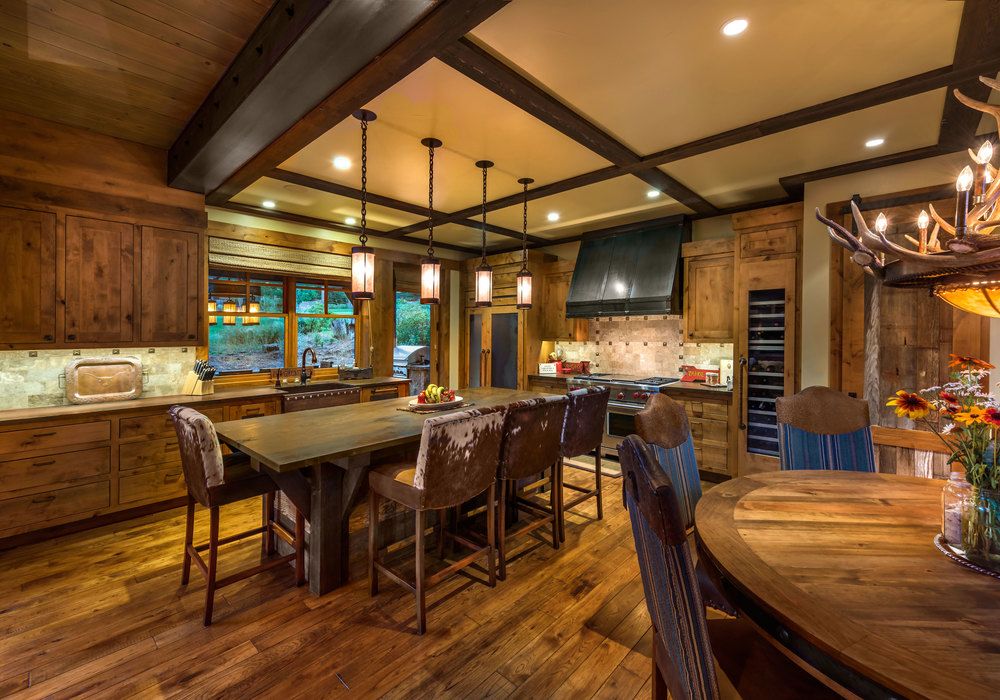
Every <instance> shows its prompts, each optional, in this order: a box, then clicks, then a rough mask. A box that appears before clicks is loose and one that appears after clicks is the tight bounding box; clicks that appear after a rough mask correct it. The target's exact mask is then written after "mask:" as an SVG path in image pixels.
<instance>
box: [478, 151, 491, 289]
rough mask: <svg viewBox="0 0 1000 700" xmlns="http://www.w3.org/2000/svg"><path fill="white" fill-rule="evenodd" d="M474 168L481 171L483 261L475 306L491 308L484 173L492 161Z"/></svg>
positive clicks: (480, 267) (479, 273) (486, 161)
mask: <svg viewBox="0 0 1000 700" xmlns="http://www.w3.org/2000/svg"><path fill="white" fill-rule="evenodd" d="M476 167H477V168H479V169H481V170H482V171H483V261H482V262H481V263H480V264H479V267H477V268H476V306H493V268H492V267H490V264H489V263H488V262H486V171H487V170H488V169H489V168H492V167H493V161H491V160H477V161H476Z"/></svg>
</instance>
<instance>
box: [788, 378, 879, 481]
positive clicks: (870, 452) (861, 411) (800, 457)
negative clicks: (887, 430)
mask: <svg viewBox="0 0 1000 700" xmlns="http://www.w3.org/2000/svg"><path fill="white" fill-rule="evenodd" d="M777 414H778V453H779V455H780V457H781V468H782V469H837V470H842V471H855V472H874V471H876V468H875V448H874V445H873V444H872V429H871V419H870V417H869V414H868V402H867V401H864V400H863V399H855V398H852V397H850V396H847V395H846V394H842V393H841V392H839V391H835V390H833V389H830V388H827V387H825V386H811V387H808V388H806V389H803V390H802V391H800V392H799V393H797V394H795V395H794V396H782V397H780V398H779V399H778V401H777Z"/></svg>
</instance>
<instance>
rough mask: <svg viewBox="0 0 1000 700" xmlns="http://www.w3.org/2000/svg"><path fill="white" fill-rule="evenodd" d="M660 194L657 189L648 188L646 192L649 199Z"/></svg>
mask: <svg viewBox="0 0 1000 700" xmlns="http://www.w3.org/2000/svg"><path fill="white" fill-rule="evenodd" d="M660 194H661V193H660V191H659V190H650V191H649V192H647V193H646V196H647V197H649V198H650V199H656V198H657V197H659V196H660Z"/></svg>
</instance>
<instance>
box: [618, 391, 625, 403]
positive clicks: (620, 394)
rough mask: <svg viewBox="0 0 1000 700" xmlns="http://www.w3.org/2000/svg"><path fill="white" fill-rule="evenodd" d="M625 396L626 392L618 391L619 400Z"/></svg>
mask: <svg viewBox="0 0 1000 700" xmlns="http://www.w3.org/2000/svg"><path fill="white" fill-rule="evenodd" d="M624 398H625V392H624V391H619V392H618V400H619V401H621V400H623V399H624Z"/></svg>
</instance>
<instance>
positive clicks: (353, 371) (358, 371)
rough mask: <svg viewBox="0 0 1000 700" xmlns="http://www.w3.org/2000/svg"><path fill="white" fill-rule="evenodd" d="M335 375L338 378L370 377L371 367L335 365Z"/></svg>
mask: <svg viewBox="0 0 1000 700" xmlns="http://www.w3.org/2000/svg"><path fill="white" fill-rule="evenodd" d="M337 375H338V377H339V378H340V379H371V378H372V376H373V375H372V368H371V367H337Z"/></svg>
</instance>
